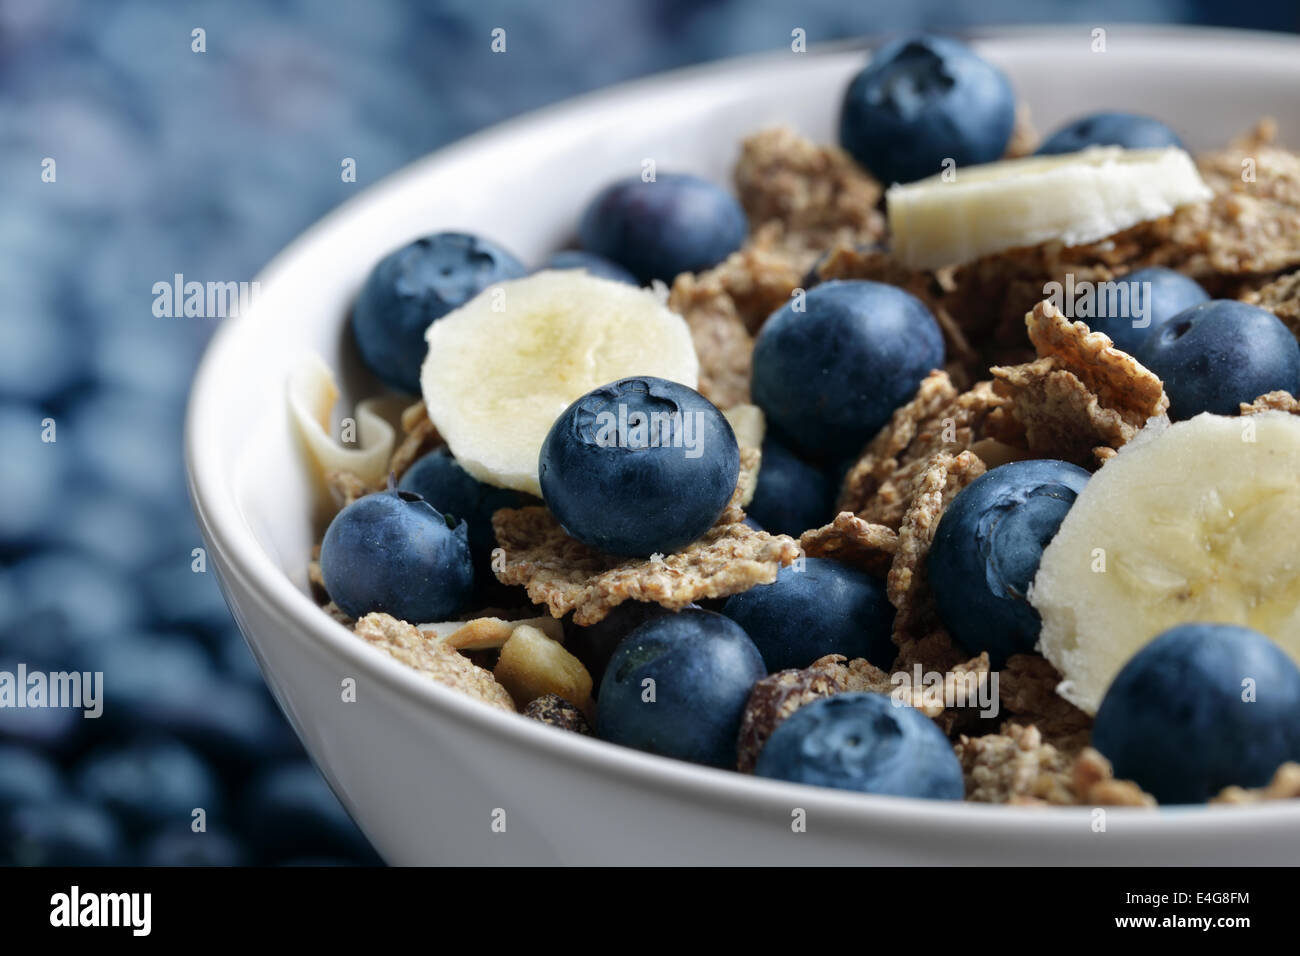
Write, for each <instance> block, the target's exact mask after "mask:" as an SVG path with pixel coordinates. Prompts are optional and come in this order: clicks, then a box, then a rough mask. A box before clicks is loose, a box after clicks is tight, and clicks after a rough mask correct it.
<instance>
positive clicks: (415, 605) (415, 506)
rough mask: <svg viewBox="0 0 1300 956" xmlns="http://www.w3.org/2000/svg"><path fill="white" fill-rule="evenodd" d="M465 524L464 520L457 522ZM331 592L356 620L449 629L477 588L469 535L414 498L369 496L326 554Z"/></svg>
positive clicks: (330, 536)
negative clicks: (436, 624)
mask: <svg viewBox="0 0 1300 956" xmlns="http://www.w3.org/2000/svg"><path fill="white" fill-rule="evenodd" d="M457 519H459V516H457ZM320 568H321V575H322V577H323V578H324V580H325V590H326V591H328V592H329V596H330V597H331V598H332V599H333V600H334V602H335V603H336V604H337V605H338V606H339V607H341V608H342V609H343V611H344V613H346V614H347V615H349V616H350V617H354V618H359V617H364V616H365V615H366V614H369V613H370V612H371V611H384V612H387V613H389V614H391V615H393V616H394V617H397V618H401V619H402V620H404V621H445V620H447V619H448V618H450V617H453V616H454V615H455V614H456V613H457V612H459V611H460V610H461V608H462V607H464V606H465V602H466V601H467V600H468V599H469V596H470V593H471V591H472V589H473V586H474V568H473V565H472V564H471V558H470V550H469V529H468V526H467V525H466V523H465V522H464V521H459V523H458V524H456V525H455V526H454V527H453V526H452V524H451V521H450V520H449V519H448V518H445V517H444V516H443V515H441V514H439V513H438V512H437V511H436V510H435V509H434V508H433V506H432V505H430V504H429V503H428V502H427V501H425V500H424V499H423V498H421V497H420V496H419V495H417V494H413V493H412V492H409V491H392V492H384V493H381V494H373V495H366V496H365V497H363V498H359V499H357V500H356V501H354V502H352V504H350V505H348V506H347V507H346V508H344V509H343V510H342V511H340V512H339V513H338V514H337V515H335V516H334V520H333V521H331V522H330V526H329V528H327V529H326V531H325V538H324V540H322V541H321V547H320Z"/></svg>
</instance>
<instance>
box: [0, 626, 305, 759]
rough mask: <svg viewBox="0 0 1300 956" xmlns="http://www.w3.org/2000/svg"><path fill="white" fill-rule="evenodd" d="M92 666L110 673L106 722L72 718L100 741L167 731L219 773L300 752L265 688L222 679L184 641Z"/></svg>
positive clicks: (93, 660) (156, 641)
mask: <svg viewBox="0 0 1300 956" xmlns="http://www.w3.org/2000/svg"><path fill="white" fill-rule="evenodd" d="M85 666H86V667H87V668H89V669H93V670H98V671H101V672H102V673H103V675H104V685H103V708H104V710H103V716H102V717H100V718H98V719H96V720H82V719H81V714H80V712H70V713H71V714H72V715H73V716H74V717H75V718H76V719H77V721H78V722H79V723H81V724H89V725H92V726H91V727H90V728H88V729H89V730H90V731H93V732H95V733H97V734H98V736H99V737H100V739H103V740H106V741H114V742H115V741H117V740H119V739H121V738H122V737H123V736H126V735H142V734H148V733H153V732H157V730H158V729H159V728H164V729H165V730H166V732H167V733H168V734H169V735H171V736H174V737H176V738H177V739H179V740H180V741H182V742H183V743H185V744H187V745H189V746H190V747H193V748H194V749H195V750H197V751H198V752H199V753H201V754H202V755H203V756H204V757H206V758H207V759H208V760H211V761H212V762H213V763H215V764H217V765H218V766H219V767H220V768H222V769H234V770H239V771H243V770H245V769H247V768H249V767H252V766H256V765H258V764H261V763H264V762H266V761H268V760H275V759H279V758H282V757H284V756H286V755H288V754H292V753H296V752H297V746H296V741H295V740H294V737H293V735H292V733H290V732H289V730H288V728H287V727H286V726H285V722H284V719H283V718H282V717H281V716H280V715H279V714H278V713H277V712H276V708H275V705H274V704H273V703H272V702H271V701H270V699H269V698H268V696H267V694H266V691H265V690H264V689H263V688H262V687H260V686H257V687H254V686H249V685H248V684H247V683H242V682H236V681H233V680H230V679H227V678H223V677H222V676H221V675H219V674H218V673H217V672H216V671H215V670H214V668H213V667H212V665H211V663H210V661H209V660H208V658H207V655H206V654H204V653H203V651H202V650H201V648H200V647H199V646H198V645H196V644H194V643H183V639H182V638H179V637H177V636H161V635H150V636H145V637H132V638H127V639H124V640H119V641H114V642H110V643H108V644H105V645H104V646H102V647H101V648H99V649H98V650H97V651H96V653H94V654H93V655H91V656H90V657H88V658H87V660H86V662H85ZM32 712H33V711H24V713H32ZM63 712H64V713H69V712H67V711H63ZM0 726H2V725H0Z"/></svg>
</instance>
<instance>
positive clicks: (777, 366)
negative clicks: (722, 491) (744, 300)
mask: <svg viewBox="0 0 1300 956" xmlns="http://www.w3.org/2000/svg"><path fill="white" fill-rule="evenodd" d="M804 307H805V310H806V311H798V310H797V309H796V303H795V302H793V301H792V302H790V303H788V304H787V305H785V306H783V307H782V308H780V309H778V310H777V311H776V312H774V313H773V314H772V317H771V318H770V319H768V320H767V323H766V324H765V325H764V326H763V330H762V331H761V332H760V333H759V335H758V341H757V342H755V344H754V374H753V394H754V402H755V403H756V404H757V405H758V406H759V407H761V408H762V409H763V411H764V413H766V415H767V419H768V422H769V423H770V424H771V425H772V427H773V429H774V430H775V432H776V433H777V437H778V439H779V440H781V441H782V442H784V443H785V444H787V445H789V446H790V447H791V448H793V449H794V450H795V451H796V452H800V453H802V454H803V455H805V456H807V457H810V458H817V459H830V458H840V457H845V456H848V455H852V454H854V453H856V452H857V451H859V450H860V449H861V448H862V446H863V445H865V444H866V443H867V442H868V441H870V440H871V439H872V438H873V437H874V436H875V434H876V432H878V431H880V429H881V428H883V427H884V426H885V424H886V423H888V421H889V418H890V416H891V415H892V414H893V413H894V409H896V408H898V406H900V405H902V404H903V403H905V402H907V401H908V400H909V399H911V398H912V396H913V395H915V394H916V389H917V387H918V386H919V385H920V383H921V380H922V379H923V378H924V377H925V376H926V375H927V374H928V373H929V372H930V371H931V370H932V369H936V368H940V367H942V366H943V361H944V349H943V334H942V333H941V332H940V331H939V326H938V324H937V323H936V322H935V321H934V317H933V316H932V315H930V311H929V310H928V309H927V308H926V307H925V306H924V305H923V304H922V303H921V301H920V300H919V299H917V298H916V297H915V296H913V295H911V294H910V293H908V292H904V291H903V290H902V289H899V288H895V287H894V286H891V285H884V284H882V283H879V282H864V281H849V282H824V283H822V284H821V285H819V286H817V287H816V288H815V289H811V290H809V292H808V294H807V296H805V298H804Z"/></svg>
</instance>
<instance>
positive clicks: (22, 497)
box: [0, 401, 75, 547]
mask: <svg viewBox="0 0 1300 956" xmlns="http://www.w3.org/2000/svg"><path fill="white" fill-rule="evenodd" d="M47 417H49V416H48V414H47V413H46V412H45V411H43V410H42V409H41V408H39V407H37V406H36V405H28V404H25V403H21V402H7V401H0V448H3V449H4V454H3V455H0V485H2V486H3V487H4V488H5V489H6V490H5V496H6V499H7V502H6V504H5V507H3V508H0V545H4V546H5V547H10V546H13V545H14V544H16V543H18V542H24V541H29V540H32V539H37V538H42V537H44V536H46V535H48V534H50V533H51V532H52V531H53V532H55V533H58V530H57V529H58V528H59V525H60V523H61V522H62V521H64V520H66V517H65V512H64V509H65V507H66V505H67V499H66V496H65V494H64V488H65V487H66V479H67V476H68V475H69V473H70V472H72V471H74V470H75V469H74V468H73V467H71V464H70V461H69V459H71V458H73V457H75V454H74V455H69V454H68V453H67V452H68V446H67V445H65V444H64V443H63V442H62V441H56V442H44V441H42V440H41V434H42V431H43V430H44V426H42V424H41V422H43V421H44V420H45V419H46V418H47ZM55 424H56V426H57V425H58V420H57V419H56V421H55ZM63 434H64V433H63V431H62V430H60V429H58V428H57V427H56V431H55V437H56V438H60V437H62V436H63Z"/></svg>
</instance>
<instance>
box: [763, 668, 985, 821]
mask: <svg viewBox="0 0 1300 956" xmlns="http://www.w3.org/2000/svg"><path fill="white" fill-rule="evenodd" d="M754 773H755V774H757V775H758V776H760V777H770V778H773V779H776V780H788V781H790V782H792V783H807V784H811V785H813V786H815V787H835V788H837V789H840V790H858V791H861V792H863V793H876V794H885V795H890V796H897V797H920V798H922V799H927V800H960V799H962V797H963V796H964V795H965V785H964V783H963V781H962V772H961V764H960V763H958V762H957V757H956V755H955V754H954V753H953V750H952V744H950V743H949V742H948V738H947V737H945V736H944V735H943V732H942V731H941V730H939V727H938V725H937V724H935V722H934V721H933V720H931V719H930V718H929V717H926V716H925V715H924V714H923V713H921V712H920V711H918V710H914V709H913V708H911V707H908V706H905V705H902V704H899V703H896V702H895V701H894V700H893V699H891V698H890V697H889V696H888V695H886V694H867V693H850V694H836V695H834V696H833V697H823V698H821V699H820V700H815V701H813V702H812V703H810V704H805V705H804V706H803V707H800V708H799V709H798V710H796V711H795V712H794V713H793V714H791V715H790V716H789V717H787V718H786V719H785V720H784V721H782V722H781V724H780V725H779V726H778V727H777V728H776V730H775V731H773V732H772V736H771V737H770V738H768V741H767V743H766V744H764V746H763V749H762V750H761V751H759V754H758V762H757V763H756V764H755V766H754Z"/></svg>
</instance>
